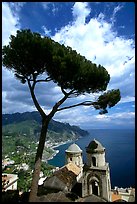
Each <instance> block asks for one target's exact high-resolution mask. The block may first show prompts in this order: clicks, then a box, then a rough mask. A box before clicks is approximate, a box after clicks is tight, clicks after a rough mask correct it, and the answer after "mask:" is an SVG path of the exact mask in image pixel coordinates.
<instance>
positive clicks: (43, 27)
mask: <svg viewBox="0 0 137 204" xmlns="http://www.w3.org/2000/svg"><path fill="white" fill-rule="evenodd" d="M42 29H43V30H44V34H45V35H48V36H50V34H51V30H48V29H47V28H46V27H45V26H42Z"/></svg>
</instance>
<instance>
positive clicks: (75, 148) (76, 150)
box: [66, 143, 82, 153]
mask: <svg viewBox="0 0 137 204" xmlns="http://www.w3.org/2000/svg"><path fill="white" fill-rule="evenodd" d="M66 152H69V153H79V152H82V150H81V149H80V147H79V146H78V145H77V144H75V143H73V144H72V145H70V146H69V148H68V149H67V150H66Z"/></svg>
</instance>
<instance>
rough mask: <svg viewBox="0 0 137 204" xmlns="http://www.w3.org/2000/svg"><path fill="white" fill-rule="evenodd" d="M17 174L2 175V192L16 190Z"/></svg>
mask: <svg viewBox="0 0 137 204" xmlns="http://www.w3.org/2000/svg"><path fill="white" fill-rule="evenodd" d="M17 180H18V175H17V174H6V173H3V174H2V191H7V190H17Z"/></svg>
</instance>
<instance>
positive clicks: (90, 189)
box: [82, 139, 111, 202]
mask: <svg viewBox="0 0 137 204" xmlns="http://www.w3.org/2000/svg"><path fill="white" fill-rule="evenodd" d="M86 154H87V164H86V165H85V166H84V173H83V182H82V196H83V197H85V196H88V195H91V194H94V195H97V196H100V197H102V198H104V199H105V200H107V201H109V202H110V201H111V182H110V170H109V164H108V163H107V162H106V161H105V148H104V147H103V146H102V144H101V143H100V142H99V141H97V140H95V139H94V140H93V141H91V142H90V143H89V145H88V146H87V147H86Z"/></svg>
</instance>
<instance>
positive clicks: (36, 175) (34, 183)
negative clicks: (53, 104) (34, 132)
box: [29, 118, 50, 202]
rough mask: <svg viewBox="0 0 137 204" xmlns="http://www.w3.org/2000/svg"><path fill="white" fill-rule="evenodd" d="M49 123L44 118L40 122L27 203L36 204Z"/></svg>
mask: <svg viewBox="0 0 137 204" xmlns="http://www.w3.org/2000/svg"><path fill="white" fill-rule="evenodd" d="M49 121H50V119H49V118H46V119H44V120H43V121H42V129H41V134H40V139H39V144H38V148H37V153H36V158H35V167H34V172H33V177H32V183H31V191H30V195H29V202H37V192H38V181H39V175H40V171H41V160H42V154H43V149H44V145H45V140H46V134H47V130H48V124H49Z"/></svg>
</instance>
